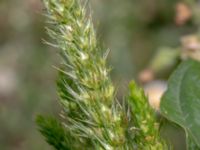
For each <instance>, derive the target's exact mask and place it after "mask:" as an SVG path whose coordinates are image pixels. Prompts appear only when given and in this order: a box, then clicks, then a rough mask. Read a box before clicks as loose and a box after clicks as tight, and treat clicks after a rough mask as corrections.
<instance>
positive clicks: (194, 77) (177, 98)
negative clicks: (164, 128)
mask: <svg viewBox="0 0 200 150" xmlns="http://www.w3.org/2000/svg"><path fill="white" fill-rule="evenodd" d="M161 113H162V114H163V115H164V116H165V117H166V118H168V119H169V120H171V121H173V122H175V123H177V124H179V125H180V126H181V127H183V128H184V129H185V131H186V132H187V134H188V135H190V139H192V140H193V141H194V143H196V145H197V146H198V147H200V62H197V61H194V60H187V61H185V62H183V63H182V64H181V65H180V66H179V67H178V68H177V70H176V71H175V72H174V73H173V74H172V76H171V78H170V79H169V85H168V90H167V91H166V93H165V94H164V96H163V98H162V101H161Z"/></svg>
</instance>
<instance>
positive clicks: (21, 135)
mask: <svg viewBox="0 0 200 150" xmlns="http://www.w3.org/2000/svg"><path fill="white" fill-rule="evenodd" d="M181 2H182V1H181ZM176 3H177V0H123V1H122V0H109V1H108V0H91V8H92V10H93V11H92V12H93V16H94V22H95V25H96V27H97V28H98V35H99V39H100V40H101V41H102V42H103V43H104V45H105V47H109V49H111V53H110V56H109V61H110V62H109V63H110V65H111V66H113V68H114V69H113V71H112V77H113V81H114V82H115V83H116V85H117V86H119V85H120V86H119V97H121V95H122V93H123V95H124V91H126V88H125V87H126V85H127V83H128V81H130V79H136V78H137V74H138V72H140V71H141V70H142V69H143V68H145V66H147V65H148V63H149V61H150V60H151V58H152V56H154V54H155V52H156V51H157V50H158V49H159V48H160V47H162V46H168V47H176V46H178V45H179V44H180V42H179V40H180V37H181V36H183V35H185V34H188V33H192V32H193V31H195V29H196V27H195V25H194V23H193V22H192V20H190V21H188V22H187V23H185V24H184V25H181V26H178V25H176V23H175V22H174V17H175V5H176ZM42 13H43V6H42V2H41V1H40V0H0V149H1V150H27V149H28V150H50V147H49V146H48V145H47V144H46V143H45V141H44V139H43V137H42V136H41V135H40V134H39V133H38V131H37V127H36V125H35V123H34V117H35V115H36V114H38V113H43V114H56V112H59V109H58V108H59V105H58V103H57V102H56V101H57V99H58V98H57V96H56V84H55V80H56V76H57V72H56V70H55V69H53V67H52V65H58V64H59V57H58V54H57V50H54V49H52V48H51V47H48V46H46V45H44V44H43V43H42V39H48V37H47V35H46V34H45V30H44V26H45V18H44V16H43V15H42ZM167 133H169V134H170V135H172V136H173V137H175V138H176V139H177V141H176V143H179V142H180V140H179V139H181V138H180V137H181V136H182V134H181V133H180V132H177V129H176V127H174V128H173V127H170V128H167ZM165 134H166V133H165ZM165 134H164V135H165ZM179 134H180V135H179ZM179 145H183V146H184V144H179ZM176 149H180V150H183V149H184V148H183V147H178V146H177V148H176Z"/></svg>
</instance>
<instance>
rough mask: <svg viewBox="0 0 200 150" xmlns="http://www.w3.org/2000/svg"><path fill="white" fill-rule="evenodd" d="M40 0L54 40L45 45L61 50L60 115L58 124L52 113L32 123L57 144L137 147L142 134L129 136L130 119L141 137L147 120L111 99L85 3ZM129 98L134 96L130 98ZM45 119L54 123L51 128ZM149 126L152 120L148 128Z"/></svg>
mask: <svg viewBox="0 0 200 150" xmlns="http://www.w3.org/2000/svg"><path fill="white" fill-rule="evenodd" d="M44 4H45V7H46V10H47V17H48V18H49V23H50V28H48V29H47V32H48V34H49V35H50V36H51V37H52V38H53V39H54V40H55V41H56V43H55V44H51V45H53V46H56V47H57V48H59V49H60V50H61V51H60V53H61V56H62V66H61V67H60V69H59V72H60V76H59V80H58V94H59V96H60V102H61V104H62V106H63V112H62V113H61V115H62V117H63V119H64V120H63V123H62V124H60V123H58V122H56V121H55V120H54V119H49V118H47V119H45V118H44V117H41V116H39V117H38V119H37V123H38V125H39V126H40V131H41V132H42V134H43V135H45V136H46V138H47V141H48V142H49V143H50V144H51V145H53V146H54V147H55V148H56V149H58V150H59V149H70V150H75V149H92V150H93V149H97V150H102V149H105V150H125V149H126V150H128V149H138V148H139V146H138V145H137V144H138V143H139V144H140V145H141V143H140V142H141V140H142V139H141V138H140V139H139V138H138V140H134V139H135V138H136V137H137V134H135V130H134V128H133V123H134V122H136V124H137V128H138V130H139V133H142V135H143V136H142V138H147V135H146V134H148V133H150V132H144V131H143V130H144V128H145V126H146V124H148V121H149V120H148V119H147V120H146V121H147V123H146V124H144V123H143V122H141V120H140V119H138V117H136V120H133V117H131V116H132V115H136V114H131V113H129V111H127V108H126V106H125V105H124V106H122V105H120V104H119V103H118V102H117V101H115V88H114V86H113V84H112V82H111V80H110V77H109V68H107V67H106V56H107V51H105V52H104V51H102V48H101V47H100V46H99V44H98V43H97V41H96V34H95V30H94V28H93V24H92V22H91V17H90V16H89V15H87V12H86V9H85V5H84V4H83V6H82V5H81V4H82V1H80V0H44ZM139 92H140V91H139ZM132 100H133V101H134V100H138V99H134V98H131V101H132ZM135 103H137V102H135ZM138 103H140V101H138ZM138 106H140V107H143V106H141V105H139V104H138ZM133 109H140V108H134V107H133ZM144 111H146V110H144ZM148 111H149V110H147V113H146V114H145V115H148V117H150V118H151V117H152V114H151V113H150V114H149V112H148ZM132 112H133V111H132ZM135 112H137V111H135ZM148 117H147V118H148ZM142 119H145V118H142ZM143 121H144V120H143ZM140 123H142V124H140ZM51 124H54V125H56V128H54V127H53V125H52V126H51ZM150 125H152V122H151V120H150ZM140 127H142V128H141V129H140ZM147 127H148V128H149V126H147ZM59 128H61V129H59ZM152 128H154V126H151V128H149V129H148V130H149V131H150V130H152ZM51 130H52V134H51ZM140 130H141V131H140ZM155 130H156V129H155ZM56 131H57V132H58V134H59V136H58V137H61V138H60V139H61V141H59V142H56V141H57V140H58V139H57V138H56V137H57V135H55V134H56ZM153 131H154V130H153ZM150 136H153V135H150ZM155 136H158V135H155ZM134 141H135V142H134ZM144 142H146V140H145V141H144ZM158 142H159V141H158ZM55 144H56V146H55ZM59 144H60V148H58V147H59V146H58V145H59ZM152 144H155V143H152ZM161 145H162V144H161ZM149 149H152V148H151V147H149Z"/></svg>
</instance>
